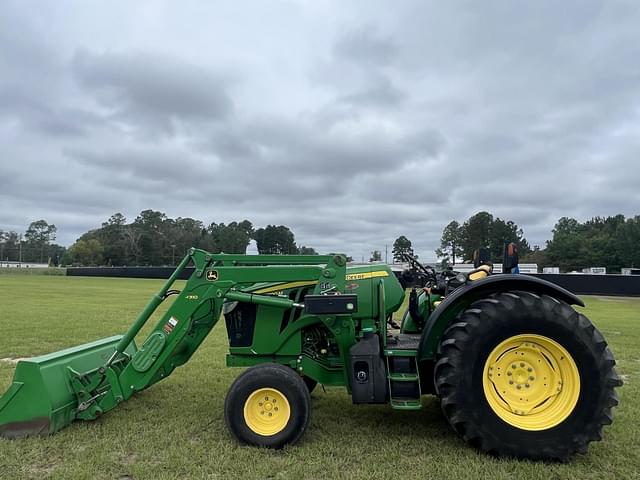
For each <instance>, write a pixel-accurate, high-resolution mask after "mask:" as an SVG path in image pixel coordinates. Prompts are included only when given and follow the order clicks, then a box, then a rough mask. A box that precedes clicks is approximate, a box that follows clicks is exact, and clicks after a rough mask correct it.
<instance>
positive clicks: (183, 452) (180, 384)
mask: <svg viewBox="0 0 640 480" xmlns="http://www.w3.org/2000/svg"><path fill="white" fill-rule="evenodd" d="M159 285H160V282H159V281H156V280H139V279H112V278H81V277H55V276H14V275H2V276H0V332H1V333H0V359H1V360H0V390H1V391H2V392H4V390H5V389H6V388H7V387H8V386H9V384H10V382H11V379H12V375H13V371H14V368H15V364H14V363H13V362H12V361H11V360H9V359H15V358H18V357H25V356H32V355H37V354H43V353H47V352H52V351H56V350H59V349H62V348H65V347H69V346H73V345H77V344H80V343H85V342H88V341H91V340H94V339H99V338H102V337H106V336H110V335H113V334H116V333H122V332H124V330H125V329H126V328H127V327H128V326H129V324H130V323H131V322H132V321H133V319H134V318H135V316H136V315H137V313H139V311H140V310H141V309H142V308H143V306H144V304H145V303H146V301H147V300H148V298H149V297H150V296H151V295H152V293H154V292H155V291H156V290H157V289H158V288H159ZM585 301H586V303H587V308H586V310H585V313H586V314H587V315H588V316H589V317H590V318H591V319H592V320H593V321H594V322H595V323H596V325H597V326H598V327H599V328H600V330H601V331H602V332H603V333H604V335H605V336H606V337H607V339H608V340H609V343H610V346H611V349H612V350H613V352H614V354H615V356H616V358H617V360H618V372H619V373H620V374H622V375H623V376H624V379H625V386H624V387H623V388H621V389H619V390H618V393H619V395H620V398H621V406H620V407H619V408H618V409H617V410H616V421H615V422H614V424H613V426H611V427H609V428H607V429H606V431H605V440H604V441H603V442H599V443H595V444H592V446H591V448H590V451H589V454H588V455H586V456H577V457H575V458H574V459H573V460H572V461H571V462H570V463H568V464H546V463H541V462H527V461H514V460H508V459H496V458H492V457H489V456H486V455H482V454H479V453H476V452H475V451H474V450H473V449H471V448H469V447H467V446H466V445H465V444H464V442H463V441H462V440H461V439H460V438H458V437H457V436H456V434H455V433H454V432H453V431H452V430H451V429H450V428H449V426H448V425H447V423H446V422H445V420H444V419H443V417H442V415H441V413H440V410H439V406H438V404H437V402H436V401H435V399H433V398H429V397H425V398H424V408H423V410H421V411H419V412H398V411H392V410H391V409H390V408H389V407H386V406H356V405H352V404H351V401H350V398H349V397H348V396H347V394H346V393H345V392H344V391H343V390H340V389H327V391H326V392H323V391H322V389H320V388H319V389H318V390H317V391H315V392H314V393H313V396H312V401H313V412H312V419H311V424H310V427H309V429H308V430H307V433H306V434H305V436H304V437H303V439H302V441H301V442H300V443H299V444H297V445H295V446H292V447H289V448H286V449H285V450H283V451H280V452H274V451H269V450H262V449H256V448H249V447H242V446H239V445H238V444H237V443H236V442H235V441H234V440H233V438H231V436H230V435H229V434H228V433H227V430H226V428H225V426H224V420H223V402H224V397H225V394H226V391H227V389H228V387H229V385H230V384H231V382H232V381H233V379H234V378H235V376H236V375H237V374H238V373H239V371H238V370H236V369H230V368H226V367H225V365H224V361H225V353H226V333H225V331H224V326H223V322H221V323H220V324H218V326H217V327H216V329H214V331H213V332H212V333H211V335H210V336H209V337H208V338H207V339H206V340H205V342H204V344H203V345H202V347H201V348H200V350H199V351H198V352H196V354H195V355H194V358H193V359H192V360H191V362H189V363H188V364H187V365H185V366H184V367H181V368H179V369H178V370H176V371H175V372H174V374H173V375H172V376H171V377H169V378H168V379H167V380H165V381H163V382H161V383H159V384H157V385H155V386H153V387H151V388H150V389H148V390H147V391H145V392H142V393H140V394H138V395H136V396H135V397H134V398H132V399H131V400H130V401H128V402H126V403H124V404H123V405H121V406H120V407H118V408H117V409H115V410H113V411H112V412H109V413H108V414H106V415H105V416H104V417H102V418H101V419H100V420H98V421H95V422H83V423H79V422H76V423H74V424H73V425H72V426H70V427H69V428H66V429H64V430H62V431H61V432H59V433H57V434H56V435H54V436H51V437H46V438H35V439H27V440H18V441H7V440H0V479H21V478H60V479H76V478H78V479H90V478H109V479H129V478H135V479H144V478H154V479H164V478H260V479H278V478H285V479H286V478H295V479H298V478H314V479H315V478H363V479H371V478H416V479H417V478H420V479H430V478H434V479H445V478H469V479H476V478H487V479H489V478H490V479H492V480H497V479H509V480H514V479H518V480H520V479H534V478H535V479H545V480H550V479H560V478H567V479H568V478H575V479H598V480H601V479H603V478H612V479H613V478H615V479H619V478H640V473H639V471H640V428H639V426H638V421H639V420H640V388H639V384H638V380H639V378H640V376H639V374H640V351H638V345H639V343H640V318H638V317H639V314H638V312H639V311H640V299H618V298H595V297H587V298H585Z"/></svg>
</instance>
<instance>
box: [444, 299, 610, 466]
mask: <svg viewBox="0 0 640 480" xmlns="http://www.w3.org/2000/svg"><path fill="white" fill-rule="evenodd" d="M520 355H521V356H520ZM520 360H523V361H520ZM614 365H615V360H614V359H613V355H612V354H611V352H610V351H609V349H608V348H607V344H606V342H605V340H604V338H603V336H602V334H601V333H600V332H599V331H598V330H597V329H596V328H595V327H594V326H593V325H592V324H591V322H590V321H589V320H588V319H587V317H585V316H584V315H582V314H580V313H578V312H576V311H575V310H574V309H573V308H571V307H570V306H569V305H567V304H566V303H564V302H561V301H559V300H556V299H555V298H552V297H549V296H546V295H543V296H538V295H535V294H533V293H529V292H509V293H501V294H496V295H494V296H493V297H491V298H487V299H483V300H479V301H477V302H475V303H473V304H472V305H471V307H470V308H469V309H467V310H466V311H465V312H463V313H462V314H461V315H460V316H459V317H458V319H457V320H456V321H455V323H453V324H452V325H450V326H449V328H448V329H447V330H446V331H445V333H444V334H443V336H442V340H441V343H440V346H439V352H438V357H437V362H436V366H435V372H434V379H435V384H436V392H437V395H438V396H439V398H440V401H441V406H442V410H443V412H444V414H445V416H446V418H447V420H448V421H449V423H450V424H451V426H452V427H453V428H454V430H456V431H457V432H458V433H459V434H460V435H461V436H462V437H463V438H464V440H465V441H466V442H468V443H469V444H471V445H473V446H475V447H477V448H478V449H480V450H482V451H484V452H488V453H492V454H496V455H504V456H511V457H517V458H529V459H537V460H561V461H564V460H566V459H567V458H568V457H570V456H571V455H572V454H574V453H586V451H587V448H588V444H589V442H591V441H594V440H601V439H602V430H603V426H604V425H609V424H611V422H612V419H613V416H612V408H613V407H615V406H616V405H617V404H618V399H617V396H616V394H615V391H614V388H615V387H618V386H620V385H622V381H621V380H620V378H619V377H618V375H617V374H616V372H615V369H614ZM507 375H508V376H507ZM547 382H548V383H547ZM516 387H517V389H516ZM529 400H531V403H527V402H529ZM522 408H524V410H521V409H522ZM519 409H520V410H519ZM525 410H526V411H525Z"/></svg>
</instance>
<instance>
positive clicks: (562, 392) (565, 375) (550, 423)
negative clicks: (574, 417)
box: [482, 334, 580, 430]
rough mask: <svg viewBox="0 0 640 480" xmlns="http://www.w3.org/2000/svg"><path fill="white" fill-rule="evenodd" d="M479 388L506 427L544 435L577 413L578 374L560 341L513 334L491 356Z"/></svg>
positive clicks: (537, 336) (531, 335) (485, 366)
mask: <svg viewBox="0 0 640 480" xmlns="http://www.w3.org/2000/svg"><path fill="white" fill-rule="evenodd" d="M482 386H483V389H484V395H485V397H486V399H487V402H488V403H489V406H490V407H491V409H492V410H493V411H494V412H495V414H496V415H498V417H500V418H501V419H502V420H504V421H505V422H507V423H508V424H509V425H512V426H514V427H517V428H520V429H522V430H546V429H548V428H552V427H555V426H556V425H558V424H560V423H562V422H563V421H564V420H565V419H566V418H567V417H568V416H569V415H570V414H571V412H572V411H573V409H574V408H575V406H576V404H577V403H578V397H579V396H580V374H579V373H578V368H577V367H576V363H575V362H574V360H573V358H572V357H571V355H569V353H568V352H567V351H566V350H565V349H564V348H563V347H562V345H560V344H559V343H558V342H556V341H554V340H552V339H550V338H548V337H544V336H542V335H534V334H525V335H516V336H513V337H510V338H508V339H506V340H505V341H503V342H501V343H500V344H499V345H498V346H497V347H496V348H494V349H493V351H492V352H491V353H490V354H489V357H488V358H487V361H486V362H485V365H484V371H483V373H482Z"/></svg>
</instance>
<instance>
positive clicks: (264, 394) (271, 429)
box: [244, 388, 291, 436]
mask: <svg viewBox="0 0 640 480" xmlns="http://www.w3.org/2000/svg"><path fill="white" fill-rule="evenodd" d="M290 417H291V408H290V407H289V402H288V401H287V397H285V396H284V395H283V394H282V393H281V392H280V391H279V390H276V389H275V388H259V389H258V390H256V391H254V392H253V393H252V394H251V395H249V398H247V401H246V402H244V421H245V422H246V423H247V426H248V427H249V428H250V429H251V430H252V431H253V432H254V433H257V434H258V435H264V436H270V435H275V434H276V433H279V432H281V431H282V430H284V427H286V426H287V423H288V422H289V418H290Z"/></svg>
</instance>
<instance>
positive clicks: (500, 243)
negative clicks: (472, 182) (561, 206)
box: [436, 212, 640, 273]
mask: <svg viewBox="0 0 640 480" xmlns="http://www.w3.org/2000/svg"><path fill="white" fill-rule="evenodd" d="M511 242H513V243H515V244H516V245H517V246H518V250H519V255H520V262H521V263H537V264H538V266H539V267H544V266H549V267H551V266H553V267H559V268H560V271H562V272H571V271H581V270H582V269H583V268H588V267H606V268H607V272H610V273H615V272H620V270H621V269H622V268H624V267H634V266H639V265H640V216H638V215H636V216H635V217H632V218H625V216H624V215H615V216H609V217H594V218H592V219H590V220H587V221H585V222H583V223H581V222H579V221H578V220H576V219H574V218H569V217H562V218H560V219H559V220H558V222H557V223H556V224H555V226H554V228H553V230H552V238H551V239H550V240H547V241H546V242H545V245H544V247H540V246H539V245H534V246H533V247H531V246H530V245H529V242H528V241H527V239H526V238H525V237H524V233H523V230H522V229H521V228H520V227H519V226H518V225H517V224H516V223H515V222H513V221H511V220H504V219H501V218H499V217H494V216H493V215H492V214H490V213H489V212H479V213H476V214H475V215H473V216H471V217H470V218H469V219H467V220H466V221H465V222H463V223H462V224H460V223H458V222H457V221H455V220H454V221H452V222H450V223H449V224H448V225H446V226H445V227H444V229H443V231H442V236H441V239H440V248H438V249H437V250H436V255H437V256H438V258H439V259H440V260H441V262H442V263H443V264H444V265H451V264H454V263H456V262H457V263H461V262H471V261H472V260H473V252H474V250H475V249H477V248H480V247H484V248H488V249H489V251H490V252H491V257H492V259H493V261H494V263H501V262H502V255H503V248H504V245H505V244H506V243H511Z"/></svg>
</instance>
